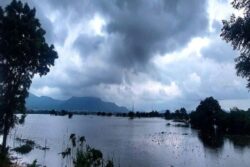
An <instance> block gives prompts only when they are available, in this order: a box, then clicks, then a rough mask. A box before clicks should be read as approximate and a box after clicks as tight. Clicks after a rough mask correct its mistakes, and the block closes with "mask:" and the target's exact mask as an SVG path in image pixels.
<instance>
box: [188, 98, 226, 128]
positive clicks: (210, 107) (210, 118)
mask: <svg viewBox="0 0 250 167" xmlns="http://www.w3.org/2000/svg"><path fill="white" fill-rule="evenodd" d="M221 111H222V109H221V107H220V104H219V102H218V101H217V100H215V99H214V98H213V97H208V98H206V99H205V100H202V101H201V102H200V104H199V105H198V107H197V108H196V111H195V112H192V113H191V115H190V117H191V124H192V126H193V127H197V128H200V129H204V130H209V129H210V128H212V127H213V125H214V124H215V122H216V116H217V114H218V113H219V112H221Z"/></svg>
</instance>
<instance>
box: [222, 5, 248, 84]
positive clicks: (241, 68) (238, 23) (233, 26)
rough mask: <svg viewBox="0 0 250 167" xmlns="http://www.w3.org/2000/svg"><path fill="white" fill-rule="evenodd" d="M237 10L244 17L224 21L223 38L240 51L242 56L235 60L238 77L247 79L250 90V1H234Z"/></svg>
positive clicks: (232, 17) (233, 16) (234, 17)
mask: <svg viewBox="0 0 250 167" xmlns="http://www.w3.org/2000/svg"><path fill="white" fill-rule="evenodd" d="M232 5H233V7H234V8H235V9H238V10H243V11H244V15H243V17H236V16H235V15H234V14H233V15H232V16H231V18H230V20H228V21H227V20H223V21H222V23H223V27H222V30H221V37H222V38H223V39H224V40H225V41H226V42H227V43H231V45H232V46H233V49H234V50H239V51H240V56H239V57H237V58H236V59H235V62H236V66H235V67H236V70H237V75H238V76H241V77H243V78H246V79H247V81H248V84H247V88H248V89H250V0H234V1H233V2H232Z"/></svg>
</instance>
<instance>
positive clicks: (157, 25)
mask: <svg viewBox="0 0 250 167" xmlns="http://www.w3.org/2000/svg"><path fill="white" fill-rule="evenodd" d="M95 3H96V6H97V7H98V9H99V12H101V13H102V15H103V16H104V17H106V18H107V19H108V24H107V26H106V31H107V32H108V33H109V35H110V38H111V39H110V40H111V43H112V46H111V47H112V49H111V50H112V51H111V54H112V55H111V60H113V62H115V63H118V64H119V65H121V66H123V67H125V68H130V67H131V66H132V67H133V66H137V65H141V64H142V65H144V64H145V63H147V62H148V60H149V59H150V58H152V56H153V55H154V54H157V53H160V54H162V53H166V52H171V51H173V50H175V49H179V48H181V47H183V46H184V45H185V44H186V43H187V42H188V41H189V40H190V39H191V38H192V37H194V36H197V35H202V34H203V33H204V32H205V31H206V30H207V25H208V18H207V12H206V1H200V0H189V1H183V0H175V1H171V0H169V1H154V0H153V1H141V0H135V1H129V0H123V1H115V0H111V1H95ZM97 3H98V4H97Z"/></svg>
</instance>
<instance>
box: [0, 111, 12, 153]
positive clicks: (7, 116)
mask: <svg viewBox="0 0 250 167" xmlns="http://www.w3.org/2000/svg"><path fill="white" fill-rule="evenodd" d="M8 119H10V118H9V113H6V117H5V120H4V127H3V128H4V129H3V141H2V148H1V152H2V153H6V151H7V149H6V145H7V137H8V133H9V128H10V127H9V124H8V121H9V120H8Z"/></svg>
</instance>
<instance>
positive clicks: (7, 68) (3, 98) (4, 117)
mask: <svg viewBox="0 0 250 167" xmlns="http://www.w3.org/2000/svg"><path fill="white" fill-rule="evenodd" d="M35 15H36V10H35V8H33V9H31V8H30V7H29V6H28V4H27V3H25V4H23V3H22V2H21V1H16V0H13V1H12V2H11V3H10V4H9V5H8V6H7V7H5V8H4V9H3V8H2V7H0V86H1V88H0V128H1V130H2V132H3V142H2V149H1V151H2V152H3V151H5V150H6V140H7V135H8V133H9V130H10V128H11V127H13V126H14V125H15V123H17V117H16V116H15V113H16V112H17V111H18V112H25V98H26V97H27V96H28V89H29V87H30V85H31V82H32V78H33V77H34V75H35V74H39V75H40V76H42V75H46V74H47V73H48V72H49V71H50V69H49V68H50V67H51V66H53V65H54V61H55V59H56V58H57V57H58V56H57V52H56V51H55V50H54V46H53V45H48V44H47V43H46V40H45V37H44V35H45V30H44V29H42V27H41V24H40V22H39V20H38V19H37V18H36V16H35Z"/></svg>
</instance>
